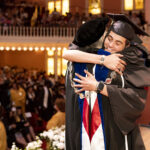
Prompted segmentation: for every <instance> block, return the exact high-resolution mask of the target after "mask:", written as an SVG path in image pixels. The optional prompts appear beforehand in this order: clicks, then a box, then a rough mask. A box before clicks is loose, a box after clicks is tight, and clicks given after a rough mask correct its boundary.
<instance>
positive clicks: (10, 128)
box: [4, 107, 27, 148]
mask: <svg viewBox="0 0 150 150" xmlns="http://www.w3.org/2000/svg"><path fill="white" fill-rule="evenodd" d="M4 120H5V121H4V123H5V126H6V132H7V144H8V148H11V146H12V143H13V142H15V143H16V144H17V145H19V146H20V147H22V148H24V147H25V146H26V145H27V142H26V140H25V138H24V137H23V135H22V133H21V132H19V131H18V130H17V124H16V108H15V107H12V108H11V110H10V111H9V112H8V113H7V115H6V118H5V119H4Z"/></svg>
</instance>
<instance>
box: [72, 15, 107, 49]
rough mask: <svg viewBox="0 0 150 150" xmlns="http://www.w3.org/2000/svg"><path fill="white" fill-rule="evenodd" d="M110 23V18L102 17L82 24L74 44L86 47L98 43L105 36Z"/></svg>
mask: <svg viewBox="0 0 150 150" xmlns="http://www.w3.org/2000/svg"><path fill="white" fill-rule="evenodd" d="M108 22H109V18H108V17H102V18H97V19H94V20H90V21H88V22H86V23H84V24H82V25H81V26H80V27H79V29H78V30H77V33H76V35H75V38H74V40H73V43H74V44H76V45H77V46H80V47H84V46H88V45H91V44H92V43H94V42H96V41H97V40H99V39H100V37H101V36H102V35H103V34H104V31H105V28H106V25H107V23H108Z"/></svg>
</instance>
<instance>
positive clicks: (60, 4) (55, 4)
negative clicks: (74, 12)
mask: <svg viewBox="0 0 150 150" xmlns="http://www.w3.org/2000/svg"><path fill="white" fill-rule="evenodd" d="M55 8H56V11H57V12H59V13H60V14H62V15H65V14H66V13H68V12H69V0H50V1H49V2H48V10H49V13H52V12H53V11H54V10H55Z"/></svg>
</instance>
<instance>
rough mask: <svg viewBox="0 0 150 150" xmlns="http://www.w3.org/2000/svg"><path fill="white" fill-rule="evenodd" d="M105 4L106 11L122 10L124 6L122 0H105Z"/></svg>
mask: <svg viewBox="0 0 150 150" xmlns="http://www.w3.org/2000/svg"><path fill="white" fill-rule="evenodd" d="M103 4H104V6H103V8H104V12H105V13H120V12H121V7H122V3H121V0H115V1H110V0H104V1H103Z"/></svg>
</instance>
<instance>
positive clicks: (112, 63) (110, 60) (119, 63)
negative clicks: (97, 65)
mask: <svg viewBox="0 0 150 150" xmlns="http://www.w3.org/2000/svg"><path fill="white" fill-rule="evenodd" d="M120 57H123V55H121V54H111V55H108V56H106V57H105V60H104V63H103V64H104V66H105V67H107V68H109V69H111V70H114V71H116V72H118V73H119V74H120V75H121V74H122V72H123V71H124V69H125V65H126V62H125V61H123V60H122V59H120Z"/></svg>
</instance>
